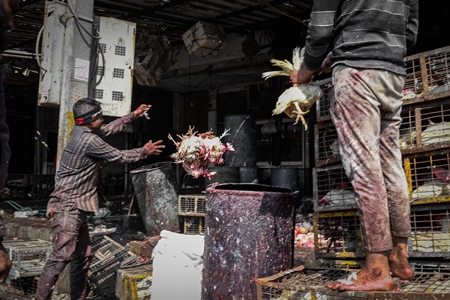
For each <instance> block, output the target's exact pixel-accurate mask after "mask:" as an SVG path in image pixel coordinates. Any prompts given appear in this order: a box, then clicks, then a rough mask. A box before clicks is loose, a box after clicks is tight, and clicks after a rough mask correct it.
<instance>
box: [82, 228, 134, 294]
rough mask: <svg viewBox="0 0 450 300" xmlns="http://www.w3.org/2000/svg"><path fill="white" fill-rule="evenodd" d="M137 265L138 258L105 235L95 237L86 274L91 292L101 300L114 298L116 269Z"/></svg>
mask: <svg viewBox="0 0 450 300" xmlns="http://www.w3.org/2000/svg"><path fill="white" fill-rule="evenodd" d="M139 265H140V262H139V258H138V257H137V256H136V255H134V254H133V253H131V252H130V251H128V250H127V249H126V248H125V247H123V246H122V245H120V244H119V243H117V242H116V241H114V240H113V239H111V238H109V237H107V236H105V235H103V236H100V237H97V238H96V239H95V240H94V241H93V242H92V260H91V264H90V267H89V272H88V278H89V283H90V285H91V288H92V290H93V291H94V293H95V294H96V295H98V296H100V297H103V298H108V297H114V296H115V287H116V279H117V271H118V269H119V268H125V267H137V266H139Z"/></svg>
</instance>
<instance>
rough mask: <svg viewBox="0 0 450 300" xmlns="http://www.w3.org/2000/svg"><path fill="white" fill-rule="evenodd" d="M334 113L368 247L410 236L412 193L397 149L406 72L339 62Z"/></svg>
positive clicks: (381, 247) (387, 245) (388, 245)
mask: <svg viewBox="0 0 450 300" xmlns="http://www.w3.org/2000/svg"><path fill="white" fill-rule="evenodd" d="M333 85H334V99H332V100H331V108H330V112H331V118H332V121H333V123H334V125H335V127H336V130H337V134H338V140H339V150H340V153H341V158H342V164H343V167H344V169H345V172H346V175H347V177H348V178H349V180H350V182H351V183H352V185H353V189H354V192H355V200H356V204H357V206H358V211H359V218H360V222H361V227H362V231H363V238H364V244H365V249H366V251H370V252H383V251H389V250H391V249H392V247H393V243H392V237H393V236H397V237H409V236H410V235H411V225H410V197H409V192H408V186H407V181H406V175H405V172H404V170H403V167H402V159H401V151H400V148H399V128H400V124H401V115H400V113H401V106H402V100H401V98H402V97H401V92H402V90H403V86H404V77H403V76H401V75H396V74H393V73H390V72H387V71H382V70H362V69H354V68H350V67H345V66H337V67H335V68H334V70H333Z"/></svg>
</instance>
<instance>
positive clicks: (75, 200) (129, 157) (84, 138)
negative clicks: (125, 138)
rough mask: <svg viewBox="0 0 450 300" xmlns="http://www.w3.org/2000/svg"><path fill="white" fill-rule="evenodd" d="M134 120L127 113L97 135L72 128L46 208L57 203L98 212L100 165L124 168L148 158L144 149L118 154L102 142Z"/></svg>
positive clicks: (119, 152) (78, 128)
mask: <svg viewBox="0 0 450 300" xmlns="http://www.w3.org/2000/svg"><path fill="white" fill-rule="evenodd" d="M134 118H135V116H134V113H130V114H128V115H126V116H124V117H122V118H120V119H116V120H114V121H112V122H111V123H109V124H107V125H102V127H101V129H100V131H99V132H98V134H95V133H93V132H92V131H91V130H89V129H87V128H85V127H83V126H75V127H74V128H73V130H72V132H71V134H70V138H69V141H68V142H67V145H66V147H65V148H64V151H63V153H62V155H61V160H60V163H59V168H58V171H57V172H56V175H55V190H54V191H53V193H52V194H51V195H50V197H51V199H50V201H49V205H50V204H53V203H58V202H59V203H63V204H75V205H76V207H77V208H78V209H81V210H84V211H88V212H97V211H98V209H99V207H98V206H99V205H98V195H97V184H98V180H99V176H100V166H101V162H105V161H106V162H118V163H122V164H126V163H132V162H136V161H138V160H141V159H143V158H145V157H146V156H147V155H146V151H145V149H144V148H143V147H142V148H135V149H131V150H118V149H116V148H114V147H112V146H111V145H109V144H108V143H106V142H105V141H104V140H103V139H102V138H103V137H106V136H109V135H111V134H115V133H118V132H120V131H122V130H123V129H124V128H125V127H126V126H127V125H128V124H129V123H130V122H131V121H132V120H133V119H134Z"/></svg>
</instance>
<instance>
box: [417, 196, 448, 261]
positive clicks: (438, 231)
mask: <svg viewBox="0 0 450 300" xmlns="http://www.w3.org/2000/svg"><path fill="white" fill-rule="evenodd" d="M449 224H450V204H434V205H423V206H421V207H414V208H413V209H412V211H411V230H412V233H411V239H410V240H409V256H410V257H448V256H450V230H449Z"/></svg>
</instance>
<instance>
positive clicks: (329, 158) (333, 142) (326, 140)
mask: <svg viewBox="0 0 450 300" xmlns="http://www.w3.org/2000/svg"><path fill="white" fill-rule="evenodd" d="M314 148H315V149H314V150H315V151H314V152H315V160H316V167H318V168H320V167H324V166H327V165H333V164H336V163H338V162H340V160H341V155H340V153H339V145H338V136H337V131H336V128H335V127H334V125H333V123H332V122H326V123H321V124H316V125H315V126H314Z"/></svg>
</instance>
